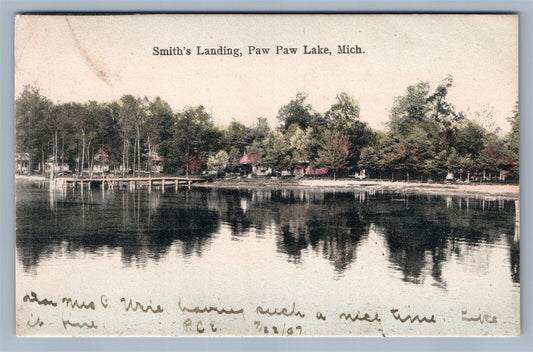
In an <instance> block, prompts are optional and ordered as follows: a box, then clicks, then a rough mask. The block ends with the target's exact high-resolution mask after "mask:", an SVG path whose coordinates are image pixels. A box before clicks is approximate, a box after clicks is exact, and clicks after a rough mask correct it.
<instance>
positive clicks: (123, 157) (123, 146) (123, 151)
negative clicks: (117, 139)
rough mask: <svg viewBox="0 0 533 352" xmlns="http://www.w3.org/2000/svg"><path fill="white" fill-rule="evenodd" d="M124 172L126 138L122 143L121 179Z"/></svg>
mask: <svg viewBox="0 0 533 352" xmlns="http://www.w3.org/2000/svg"><path fill="white" fill-rule="evenodd" d="M125 171H126V138H124V140H123V141H122V177H124V172H125Z"/></svg>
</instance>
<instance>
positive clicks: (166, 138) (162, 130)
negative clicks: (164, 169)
mask: <svg viewBox="0 0 533 352" xmlns="http://www.w3.org/2000/svg"><path fill="white" fill-rule="evenodd" d="M173 115H174V114H173V112H172V108H171V107H170V105H169V104H168V103H167V102H166V101H164V100H163V99H161V98H160V97H155V99H154V101H152V102H151V103H150V105H149V107H148V111H147V117H146V124H145V129H144V130H145V135H146V139H147V141H146V143H147V145H148V155H149V156H151V155H152V154H153V153H154V152H157V153H158V154H159V155H160V156H162V157H163V158H167V157H168V155H169V148H170V141H171V140H172V128H173V124H174V118H173ZM148 170H150V171H151V170H152V160H151V158H150V157H149V158H148Z"/></svg>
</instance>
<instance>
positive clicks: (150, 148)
mask: <svg viewBox="0 0 533 352" xmlns="http://www.w3.org/2000/svg"><path fill="white" fill-rule="evenodd" d="M151 152H152V146H151V145H150V136H148V162H147V165H146V168H147V169H148V175H151V174H152V160H151V159H150V154H151Z"/></svg>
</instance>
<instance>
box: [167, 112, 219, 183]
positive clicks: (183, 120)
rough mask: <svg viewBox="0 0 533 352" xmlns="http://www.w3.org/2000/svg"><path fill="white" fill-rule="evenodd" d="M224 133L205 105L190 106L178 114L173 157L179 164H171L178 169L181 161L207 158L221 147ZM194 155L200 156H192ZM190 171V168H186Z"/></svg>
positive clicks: (173, 141) (174, 133)
mask: <svg viewBox="0 0 533 352" xmlns="http://www.w3.org/2000/svg"><path fill="white" fill-rule="evenodd" d="M221 139H222V133H221V132H220V131H219V130H218V129H216V128H215V126H214V125H213V121H212V119H211V115H209V114H208V113H207V111H206V110H205V108H204V107H203V106H201V105H200V106H197V107H188V108H186V109H185V110H184V111H182V112H180V113H178V114H177V119H176V123H175V124H174V131H173V140H172V154H171V155H172V159H173V160H174V163H175V162H178V164H177V165H176V164H173V165H169V166H170V167H171V168H172V169H174V170H176V171H177V166H181V164H179V161H183V160H193V159H194V160H195V165H197V164H198V162H197V160H198V159H199V160H206V159H207V157H208V156H209V153H210V152H213V151H218V150H220V149H221V145H220V140H221ZM193 155H195V156H197V157H198V158H192V157H193ZM185 170H186V172H188V169H187V168H186V169H185Z"/></svg>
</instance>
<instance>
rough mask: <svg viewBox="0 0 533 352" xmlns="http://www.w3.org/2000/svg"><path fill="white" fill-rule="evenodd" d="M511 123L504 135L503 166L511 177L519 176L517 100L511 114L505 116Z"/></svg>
mask: <svg viewBox="0 0 533 352" xmlns="http://www.w3.org/2000/svg"><path fill="white" fill-rule="evenodd" d="M507 121H509V122H510V124H511V130H510V131H509V132H508V133H507V134H506V135H505V137H504V143H505V151H504V155H505V168H506V170H507V171H509V172H510V173H511V176H512V177H518V176H519V170H520V133H519V125H520V114H519V110H518V101H517V102H516V104H515V108H514V110H513V115H512V116H511V117H509V118H507Z"/></svg>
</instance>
